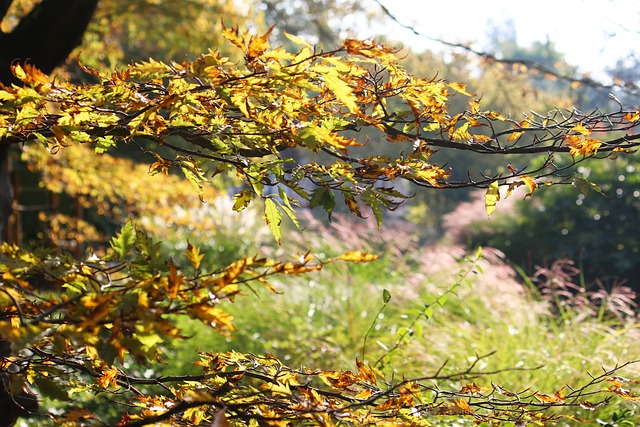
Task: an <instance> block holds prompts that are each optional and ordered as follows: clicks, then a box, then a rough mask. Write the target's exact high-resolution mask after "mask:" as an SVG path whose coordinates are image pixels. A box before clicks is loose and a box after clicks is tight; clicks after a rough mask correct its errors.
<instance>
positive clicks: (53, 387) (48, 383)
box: [5, 376, 70, 409]
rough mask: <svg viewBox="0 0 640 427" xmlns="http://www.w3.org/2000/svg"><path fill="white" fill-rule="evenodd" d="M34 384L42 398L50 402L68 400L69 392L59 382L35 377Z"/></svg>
mask: <svg viewBox="0 0 640 427" xmlns="http://www.w3.org/2000/svg"><path fill="white" fill-rule="evenodd" d="M34 382H35V384H36V387H38V391H39V392H40V394H41V395H42V396H45V397H48V398H50V399H52V400H62V401H69V400H70V399H69V392H68V391H67V389H66V387H65V386H64V384H62V383H61V382H59V381H57V380H54V379H49V378H46V377H43V376H37V377H36V378H35V381H34ZM5 409H6V408H5Z"/></svg>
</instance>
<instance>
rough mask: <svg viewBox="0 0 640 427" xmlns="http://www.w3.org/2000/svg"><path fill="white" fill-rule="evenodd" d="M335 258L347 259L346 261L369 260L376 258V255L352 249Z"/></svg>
mask: <svg viewBox="0 0 640 427" xmlns="http://www.w3.org/2000/svg"><path fill="white" fill-rule="evenodd" d="M336 259H339V260H342V261H347V262H369V261H375V260H376V259H378V256H377V255H372V254H368V253H367V252H361V251H353V252H347V253H344V254H342V255H340V256H339V257H338V258H336Z"/></svg>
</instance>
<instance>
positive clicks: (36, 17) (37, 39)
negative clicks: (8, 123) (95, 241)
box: [0, 0, 98, 427]
mask: <svg viewBox="0 0 640 427" xmlns="http://www.w3.org/2000/svg"><path fill="white" fill-rule="evenodd" d="M11 3H12V0H0V19H1V18H2V17H4V15H5V14H6V13H7V10H8V9H9V6H10V5H11ZM97 4H98V0H43V1H42V2H41V3H39V4H38V5H37V6H36V7H35V8H34V9H33V10H32V11H31V12H30V13H29V14H28V15H27V16H25V17H24V18H23V19H22V20H21V21H20V22H19V23H18V25H17V26H16V27H15V28H14V29H13V31H12V32H10V33H0V82H2V83H3V84H5V85H8V84H12V83H16V84H18V83H19V81H18V80H17V79H16V78H15V76H14V75H13V74H12V73H11V67H10V66H11V64H12V63H14V62H16V61H18V62H29V63H30V64H32V65H35V66H36V67H38V68H39V69H40V70H42V71H43V72H45V73H50V72H51V71H53V69H54V68H56V67H57V66H59V65H61V64H62V63H64V61H65V60H66V59H67V57H68V56H69V54H70V53H71V51H72V50H73V49H74V48H75V47H76V46H78V44H80V41H81V39H82V35H83V34H84V32H85V31H86V29H87V26H88V25H89V21H91V17H92V16H93V12H94V10H95V8H96V5H97ZM9 150H10V146H9V145H7V144H2V142H0V238H2V240H7V231H8V230H7V229H8V223H9V217H10V216H11V214H12V209H11V205H12V200H13V191H12V186H11V177H10V174H9V170H8V157H9ZM0 427H1V426H0Z"/></svg>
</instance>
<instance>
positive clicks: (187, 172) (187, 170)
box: [180, 160, 205, 201]
mask: <svg viewBox="0 0 640 427" xmlns="http://www.w3.org/2000/svg"><path fill="white" fill-rule="evenodd" d="M180 168H181V169H182V173H184V176H185V177H186V178H187V180H188V181H189V183H190V184H191V186H192V187H193V188H194V189H195V190H196V191H197V192H198V197H200V200H202V201H204V190H203V189H202V185H200V183H201V182H202V181H204V180H205V178H204V176H203V175H202V171H200V169H198V167H197V166H196V164H195V163H194V162H192V161H185V160H183V161H181V162H180Z"/></svg>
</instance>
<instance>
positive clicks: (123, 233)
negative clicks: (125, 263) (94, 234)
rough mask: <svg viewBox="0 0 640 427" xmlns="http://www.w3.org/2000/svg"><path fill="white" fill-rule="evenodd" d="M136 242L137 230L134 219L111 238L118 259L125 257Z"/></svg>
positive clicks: (112, 247)
mask: <svg viewBox="0 0 640 427" xmlns="http://www.w3.org/2000/svg"><path fill="white" fill-rule="evenodd" d="M135 243H136V231H135V226H134V225H133V222H132V221H127V223H126V224H125V225H124V226H123V227H122V230H120V232H119V233H118V234H116V236H115V237H112V238H111V249H113V251H114V252H115V254H116V255H117V256H118V259H120V260H122V259H124V258H125V257H126V256H127V254H128V253H129V252H130V251H131V249H133V245H135Z"/></svg>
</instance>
